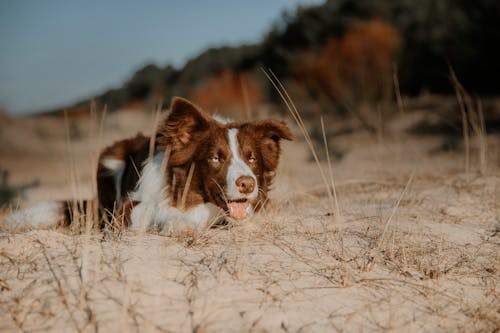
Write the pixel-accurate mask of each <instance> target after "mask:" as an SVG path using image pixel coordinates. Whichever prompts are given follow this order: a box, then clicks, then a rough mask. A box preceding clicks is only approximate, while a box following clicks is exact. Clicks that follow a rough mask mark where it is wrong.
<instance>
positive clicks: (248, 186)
mask: <svg viewBox="0 0 500 333" xmlns="http://www.w3.org/2000/svg"><path fill="white" fill-rule="evenodd" d="M236 186H237V187H238V191H240V193H243V194H248V193H252V192H253V189H254V188H255V180H254V179H253V177H250V176H241V177H240V178H238V179H236Z"/></svg>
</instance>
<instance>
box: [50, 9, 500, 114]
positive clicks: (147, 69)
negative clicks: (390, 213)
mask: <svg viewBox="0 0 500 333" xmlns="http://www.w3.org/2000/svg"><path fill="white" fill-rule="evenodd" d="M499 22H500V4H499V3H498V2H497V1H494V0H479V1H474V2H471V1H452V0H443V1H439V2H436V1H432V0H424V1H410V0H406V1H369V0H356V1H354V0H328V1H326V2H324V3H323V4H320V5H310V6H299V7H298V8H297V9H296V10H295V11H288V12H284V13H283V14H282V16H281V17H280V18H278V19H276V21H275V23H274V24H273V25H272V27H270V29H269V31H268V33H267V34H266V35H265V36H264V37H263V38H262V40H261V41H260V42H258V43H255V44H251V45H241V46H233V47H219V48H210V49H208V50H206V51H204V52H202V53H201V54H199V55H197V56H195V57H193V58H192V59H190V60H189V61H187V62H186V64H185V65H184V66H182V67H179V68H177V67H174V66H172V65H167V66H164V67H161V66H158V65H156V64H154V63H152V64H147V65H145V66H144V67H142V68H139V69H138V70H137V71H136V72H135V73H134V74H133V75H132V76H131V77H130V78H129V79H128V80H127V81H126V82H125V83H124V84H123V85H122V86H121V87H119V88H116V89H111V90H108V91H105V92H103V93H102V94H100V95H98V96H95V97H94V98H89V99H87V100H82V101H79V102H77V103H75V104H74V105H68V106H66V107H65V108H69V109H72V110H74V112H77V110H86V109H88V108H89V105H90V100H91V99H95V100H96V102H97V103H98V105H99V106H100V107H104V106H107V108H108V110H109V111H113V110H117V109H120V108H137V107H139V108H142V107H144V108H152V107H154V105H157V104H158V103H163V104H164V106H165V107H168V102H169V101H170V99H171V97H172V96H174V95H181V96H186V97H188V98H192V99H194V100H195V101H196V102H198V103H199V104H200V105H203V106H204V107H205V108H206V109H207V110H215V109H217V110H224V109H238V108H243V107H249V106H250V107H253V106H255V105H257V104H259V103H263V102H275V101H276V94H275V93H274V92H273V88H272V86H271V85H270V84H269V82H268V81H267V79H266V77H265V75H263V73H262V71H261V68H264V69H271V70H272V71H273V72H274V73H275V74H276V75H277V76H278V77H279V78H280V79H281V80H283V82H285V85H286V87H287V89H289V90H290V92H291V94H292V96H294V98H295V99H296V100H297V101H298V103H300V102H303V104H304V105H305V104H307V103H309V102H314V104H315V105H318V107H319V108H321V109H325V108H327V109H329V110H332V109H334V110H336V111H338V112H340V113H342V112H343V111H344V112H345V110H346V108H358V107H359V105H361V104H364V103H368V104H370V105H374V104H378V103H381V102H383V101H385V100H388V99H392V98H393V96H394V88H396V89H398V90H399V92H400V93H401V94H403V95H407V96H415V95H419V94H422V93H428V92H430V93H438V94H451V93H453V85H452V83H451V81H450V72H449V67H450V66H451V67H452V68H453V69H454V71H455V72H456V73H457V76H458V78H459V80H460V82H461V83H462V84H463V86H464V87H465V89H467V90H468V91H469V92H471V93H473V94H479V95H481V96H492V95H495V94H498V92H499V88H500V82H499V80H498V79H497V77H496V76H497V75H495V73H497V74H498V73H500V62H499V61H498V59H500V48H499V47H498V45H497V44H498V41H500V24H499ZM395 83H396V85H395ZM65 108H60V109H56V110H48V111H49V112H52V113H60V112H61V111H62V110H63V109H65ZM309 109H313V107H312V106H310V107H306V110H305V111H306V112H308V111H307V110H309Z"/></svg>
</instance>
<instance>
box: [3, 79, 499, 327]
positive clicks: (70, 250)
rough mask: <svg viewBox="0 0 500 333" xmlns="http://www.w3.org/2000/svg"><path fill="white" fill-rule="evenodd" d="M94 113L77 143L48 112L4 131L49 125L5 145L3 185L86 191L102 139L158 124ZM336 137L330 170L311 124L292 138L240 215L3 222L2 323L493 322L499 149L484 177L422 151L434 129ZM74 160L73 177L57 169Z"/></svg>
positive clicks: (46, 195)
mask: <svg viewBox="0 0 500 333" xmlns="http://www.w3.org/2000/svg"><path fill="white" fill-rule="evenodd" d="M278 84H279V83H278ZM283 93H285V92H283ZM290 108H291V110H294V107H293V106H292V105H290ZM406 115H407V112H405V114H404V115H402V116H406ZM97 118H100V117H95V118H94V120H88V121H87V120H82V121H81V122H80V123H77V124H76V125H74V126H77V127H78V128H79V132H80V133H81V134H80V137H79V138H78V139H74V138H73V139H71V140H67V139H66V134H65V131H64V121H59V122H58V121H56V120H54V119H48V120H46V121H43V122H42V121H36V122H34V121H32V120H31V119H23V120H14V121H13V123H11V124H10V125H9V128H6V127H2V128H1V131H0V135H1V137H0V139H1V140H7V139H8V140H14V136H15V135H19V136H21V137H22V138H23V139H25V141H24V142H25V144H29V143H32V142H37V141H39V138H37V134H36V133H37V132H34V131H33V128H38V130H39V132H38V133H40V132H43V133H48V132H49V133H50V137H49V138H45V139H44V141H43V142H45V144H46V145H45V146H44V147H38V148H35V147H31V146H29V147H28V151H29V153H27V154H26V153H25V154H24V155H22V153H21V152H22V149H24V148H23V146H22V145H21V144H19V143H18V145H17V146H13V147H11V149H10V150H8V151H3V152H2V154H0V163H2V166H4V167H5V168H8V169H11V170H13V171H12V176H13V182H20V183H22V182H26V181H28V180H32V177H33V178H39V179H40V180H41V186H40V188H37V189H32V190H30V191H29V192H27V195H28V197H27V198H26V200H25V201H26V202H27V203H32V202H35V201H37V200H40V199H59V198H64V197H65V196H68V195H69V196H71V195H74V197H79V198H81V197H91V196H92V194H93V193H95V192H94V189H93V188H92V186H93V185H92V172H93V171H92V170H93V169H92V168H93V167H88V168H87V163H88V162H89V159H90V157H89V156H95V155H93V154H95V152H96V149H98V147H97V146H100V145H105V144H109V143H110V142H112V141H113V140H114V139H117V138H119V137H120V136H122V135H131V134H134V133H135V130H136V129H137V128H142V129H144V128H146V129H148V128H149V129H150V128H152V127H151V122H152V120H151V115H149V114H140V113H131V112H124V113H121V114H109V115H106V117H105V119H104V120H95V119H97ZM101 121H103V126H106V127H107V128H111V129H113V131H112V133H106V134H105V135H101V137H100V138H99V143H92V142H94V141H95V140H96V137H95V135H94V134H85V133H91V131H90V128H91V127H92V126H93V128H94V129H96V128H97V129H99V128H100V127H99V126H97V127H96V124H97V125H100V123H99V122H101ZM298 124H299V127H301V126H300V119H298ZM57 126H60V127H59V128H61V130H60V132H56V131H53V130H49V128H58V127H57ZM13 129H15V131H14V130H13ZM303 131H305V132H304V134H305V133H307V130H306V128H305V126H304V128H303ZM94 133H95V132H94ZM6 134H7V135H10V136H9V137H8V138H7V139H6V137H5V135H6ZM297 134H300V133H299V132H297ZM19 136H18V138H19ZM324 139H325V141H327V138H326V137H325V138H324ZM484 140H486V141H489V146H490V147H492V146H494V145H495V144H496V145H498V144H499V143H500V139H499V138H498V137H495V136H491V135H490V136H486V135H485V138H484ZM337 142H338V144H340V145H342V146H343V147H346V149H347V150H348V153H347V155H346V157H345V158H344V159H343V160H342V161H340V162H337V163H336V164H335V174H333V172H332V173H331V170H332V165H331V162H330V163H328V162H325V163H323V162H320V161H319V160H318V161H317V162H315V164H311V163H308V162H307V159H308V155H309V153H308V148H307V144H308V141H307V135H306V142H304V141H302V140H300V139H299V140H298V141H297V142H295V143H287V144H286V145H285V147H284V156H283V163H282V164H281V166H280V170H279V171H278V176H277V181H276V185H275V189H274V191H273V192H272V200H271V202H270V205H269V206H268V207H267V208H266V210H265V211H264V212H262V213H261V214H259V215H257V216H255V217H254V218H253V219H252V221H250V222H248V223H244V224H236V225H231V226H225V227H217V228H213V229H209V230H206V231H204V232H201V233H189V232H186V233H180V234H171V235H167V236H159V235H157V234H156V233H154V232H152V233H148V234H145V235H140V234H133V233H131V232H129V231H121V232H118V233H110V234H106V235H103V234H101V233H98V232H96V231H95V230H93V229H91V228H80V229H78V230H63V229H59V230H46V231H42V230H37V231H28V232H25V233H10V232H8V231H4V232H2V233H0V331H2V332H10V331H12V332H16V331H21V332H32V331H54V332H60V331H75V332H108V331H112V332H113V331H116V332H118V331H119V332H129V331H130V332H135V331H140V332H178V331H191V332H215V331H216V332H219V331H228V332H234V331H273V332H274V331H284V332H309V331H327V332H331V331H381V332H386V331H412V332H420V331H433V332H435V331H446V332H449V331H467V332H492V331H498V329H499V324H498V323H499V322H500V312H499V311H498V309H499V308H500V299H499V297H500V295H499V283H500V279H499V275H500V274H499V270H500V214H499V211H500V206H499V203H498V195H499V189H500V181H499V178H498V176H499V169H498V167H496V168H495V167H493V166H494V165H498V163H496V164H495V163H493V162H495V160H494V159H495V158H498V157H495V156H494V155H492V154H493V153H494V152H491V151H486V152H485V154H486V159H489V160H490V161H492V162H490V163H489V164H488V165H489V168H488V169H485V172H484V173H483V174H481V173H472V172H469V174H468V176H466V175H465V174H464V173H463V167H461V161H462V160H463V156H462V154H459V153H441V154H437V155H436V154H432V155H431V154H429V153H428V152H429V151H431V150H432V149H433V148H434V147H435V146H437V145H439V142H440V141H439V138H433V139H425V140H424V139H419V140H417V139H416V138H415V137H411V136H408V135H406V134H404V133H401V132H395V133H392V134H391V135H386V136H385V137H384V141H383V142H378V141H377V140H374V138H373V136H372V135H370V134H366V133H353V134H348V135H344V136H340V137H338V138H337ZM68 144H70V145H71V146H70V149H69V151H70V152H71V155H69V156H70V160H69V162H68V163H67V164H66V165H65V166H64V167H60V166H58V164H60V163H58V162H59V161H61V160H64V158H65V157H66V159H68V155H67V153H66V152H67V151H68V149H64V147H67V145H68ZM0 146H2V145H0ZM16 147H17V148H16ZM16 149H19V150H16ZM410 152H411V153H410ZM488 154H490V155H488ZM19 156H23V159H20V158H19ZM46 156H50V157H51V158H48V157H46ZM71 161H72V162H71ZM292 161H293V162H292ZM33 164H36V165H38V168H36V169H33V168H32V167H30V166H32V165H33ZM329 164H330V165H329ZM68 168H70V169H71V168H73V171H72V172H73V174H72V176H71V177H72V179H78V180H77V181H76V180H73V181H71V180H68V179H66V178H65V177H61V174H66V172H67V170H68ZM318 168H319V169H318ZM54 170H56V172H55V175H54ZM317 170H321V172H319V171H317ZM333 176H335V181H334V182H333ZM334 190H335V192H334ZM335 198H336V199H335ZM339 207H341V209H342V215H341V216H342V219H341V223H340V224H339V223H335V221H333V220H332V214H335V213H338V211H339ZM84 225H86V224H84Z"/></svg>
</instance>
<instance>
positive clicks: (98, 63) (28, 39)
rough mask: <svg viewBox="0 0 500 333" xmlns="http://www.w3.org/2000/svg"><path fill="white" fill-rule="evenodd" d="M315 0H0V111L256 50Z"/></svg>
mask: <svg viewBox="0 0 500 333" xmlns="http://www.w3.org/2000/svg"><path fill="white" fill-rule="evenodd" d="M320 2H322V1H321V0H267V1H266V0H251V1H250V0H246V1H245V0H233V1H230V0H212V1H210V0H206V1H203V0H198V1H195V0H185V1H172V0H164V1H160V0H146V1H139V0H137V1H129V0H122V1H119V0H101V1H99V0H81V1H76V0H43V1H42V0H40V1H37V0H30V1H28V0H0V49H1V51H0V108H3V109H5V110H7V112H9V113H11V114H23V113H30V112H33V111H40V110H44V109H48V108H53V107H58V106H64V105H67V104H69V103H71V102H74V101H75V100H78V99H81V98H86V97H89V96H92V95H94V94H97V93H100V92H102V91H103V90H105V89H108V88H111V87H117V86H120V85H121V83H123V82H124V80H126V79H127V78H128V77H130V76H131V75H132V73H133V72H134V70H136V69H137V68H139V67H141V66H142V65H144V64H146V63H150V62H154V63H156V64H158V65H160V66H164V65H166V64H168V63H171V64H173V65H175V66H181V65H182V64H184V62H185V61H186V60H187V59H188V58H190V57H192V56H195V55H196V54H198V53H199V52H201V51H203V50H204V49H205V48H207V47H209V46H218V45H224V44H231V45H235V44H239V43H242V42H256V41H258V40H259V39H260V38H261V37H262V36H263V34H264V33H265V32H266V31H267V30H268V29H269V28H270V26H271V24H272V23H273V22H274V21H276V20H277V19H278V18H279V16H280V14H281V12H282V11H283V10H285V9H288V10H294V8H295V7H296V5H297V4H310V3H320Z"/></svg>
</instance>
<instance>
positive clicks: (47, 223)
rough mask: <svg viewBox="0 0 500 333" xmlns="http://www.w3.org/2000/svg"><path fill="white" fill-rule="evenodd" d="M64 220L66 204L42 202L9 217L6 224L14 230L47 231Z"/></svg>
mask: <svg viewBox="0 0 500 333" xmlns="http://www.w3.org/2000/svg"><path fill="white" fill-rule="evenodd" d="M63 220H64V203H62V202H53V201H52V202H40V203H38V204H37V205H35V206H33V207H30V208H26V209H22V210H20V211H17V212H15V213H14V214H12V215H10V216H8V217H7V218H6V219H5V222H4V224H5V225H6V226H7V227H8V228H9V229H12V230H22V229H46V228H50V227H53V226H56V225H57V224H59V223H60V222H61V221H63Z"/></svg>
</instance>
